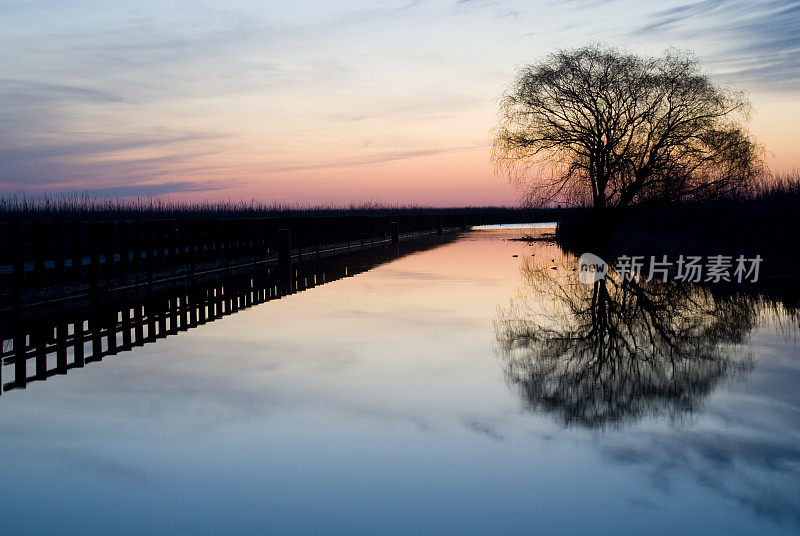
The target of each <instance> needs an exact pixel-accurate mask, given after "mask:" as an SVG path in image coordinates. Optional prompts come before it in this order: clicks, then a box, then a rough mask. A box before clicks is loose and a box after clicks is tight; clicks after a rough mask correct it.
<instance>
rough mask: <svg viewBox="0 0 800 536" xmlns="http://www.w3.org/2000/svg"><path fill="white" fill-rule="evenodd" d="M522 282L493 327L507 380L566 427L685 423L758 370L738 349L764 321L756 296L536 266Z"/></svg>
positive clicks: (525, 272) (528, 267) (527, 269)
mask: <svg viewBox="0 0 800 536" xmlns="http://www.w3.org/2000/svg"><path fill="white" fill-rule="evenodd" d="M564 273H566V276H564V275H563V274H564ZM523 282H524V285H523V291H522V292H521V293H520V294H519V295H518V296H516V297H515V298H513V299H512V300H511V302H510V304H509V305H508V306H507V307H503V308H500V309H499V312H498V316H497V318H496V321H495V330H496V335H497V340H498V345H499V348H500V353H501V357H502V361H503V364H504V372H505V375H506V379H507V381H508V382H509V383H510V384H512V385H514V386H517V387H518V388H519V389H520V391H521V393H522V394H523V396H524V398H525V400H526V402H527V404H529V406H530V408H531V409H534V410H537V411H545V412H548V413H551V414H554V415H556V416H557V417H558V418H559V419H560V420H561V421H563V422H564V424H566V425H568V426H583V427H590V428H602V427H605V426H609V425H611V426H619V425H622V424H624V423H628V422H632V421H635V420H638V419H641V418H643V417H646V416H655V415H662V414H668V415H669V416H671V417H672V418H680V417H681V416H682V415H684V414H686V413H687V412H692V411H694V410H696V409H697V408H698V407H699V406H700V405H701V404H702V402H703V400H704V399H705V397H706V396H707V395H708V394H709V393H710V392H711V391H712V390H713V389H714V388H715V387H716V386H717V385H718V384H719V383H720V382H721V381H722V380H723V379H725V378H727V377H730V376H731V375H737V374H742V373H744V372H746V371H747V370H748V369H749V367H750V358H749V356H744V355H741V354H740V352H739V351H738V346H739V344H740V343H741V342H743V340H744V338H745V337H746V336H747V334H748V333H749V332H750V331H751V330H752V329H753V328H754V327H755V325H756V322H757V320H758V311H757V303H756V302H755V301H754V300H750V299H746V298H743V297H741V296H736V297H731V296H728V297H720V296H716V295H714V294H712V293H711V292H710V291H709V290H708V289H704V288H699V287H693V286H688V285H686V286H681V285H677V284H665V283H661V282H646V281H638V282H637V281H628V282H623V283H619V282H617V281H616V280H615V279H613V278H612V277H609V278H606V279H605V280H601V281H598V282H596V283H594V284H593V285H584V284H582V283H580V282H579V281H578V278H577V276H576V275H575V273H574V272H572V271H566V272H565V270H563V269H562V270H552V269H543V268H537V267H535V266H533V265H532V264H530V263H528V264H527V265H526V266H525V267H524V268H523Z"/></svg>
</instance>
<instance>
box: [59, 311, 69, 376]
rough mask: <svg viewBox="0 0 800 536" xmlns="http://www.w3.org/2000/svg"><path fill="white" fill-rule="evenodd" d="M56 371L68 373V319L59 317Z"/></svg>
mask: <svg viewBox="0 0 800 536" xmlns="http://www.w3.org/2000/svg"><path fill="white" fill-rule="evenodd" d="M56 371H57V372H58V373H59V374H66V373H67V321H66V320H65V319H64V318H59V319H58V324H56Z"/></svg>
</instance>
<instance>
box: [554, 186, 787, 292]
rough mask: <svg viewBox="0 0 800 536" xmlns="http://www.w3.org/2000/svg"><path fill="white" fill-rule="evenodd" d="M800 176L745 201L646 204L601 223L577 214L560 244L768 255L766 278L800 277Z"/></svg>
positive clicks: (750, 192)
mask: <svg viewBox="0 0 800 536" xmlns="http://www.w3.org/2000/svg"><path fill="white" fill-rule="evenodd" d="M798 209H800V173H798V172H794V173H791V174H785V175H780V176H777V177H773V178H772V179H771V180H770V181H768V182H764V183H760V184H756V185H753V186H751V187H750V188H748V189H747V190H746V191H742V192H739V193H738V194H737V195H731V196H726V197H723V198H719V199H714V200H705V201H693V202H683V203H680V204H673V205H661V204H654V205H640V206H637V207H630V208H628V209H619V210H614V211H611V212H610V213H607V214H604V215H603V216H598V215H597V214H594V213H592V212H591V211H588V210H587V211H584V212H583V213H576V215H575V216H574V217H570V218H567V219H566V220H565V221H563V222H562V224H561V225H560V226H559V228H558V233H557V238H558V240H559V242H560V243H561V244H562V245H563V246H564V247H565V248H567V249H568V250H571V251H573V252H575V253H577V254H580V253H583V252H584V251H592V252H594V253H598V254H600V255H607V256H608V258H610V259H613V258H616V257H617V256H619V255H645V256H649V255H654V256H660V255H669V256H671V257H674V256H676V255H702V254H713V255H732V256H736V255H739V254H744V255H747V256H750V257H752V256H754V255H761V256H762V257H763V258H764V263H763V270H762V274H763V277H764V278H773V279H777V278H780V279H786V278H792V279H794V278H797V277H800V249H798V248H797V237H798V236H800V218H798V217H797V215H798V212H800V210H798Z"/></svg>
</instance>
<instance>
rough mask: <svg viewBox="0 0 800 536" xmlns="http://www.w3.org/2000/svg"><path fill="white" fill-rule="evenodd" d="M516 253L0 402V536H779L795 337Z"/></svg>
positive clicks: (799, 397)
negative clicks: (588, 280) (587, 282)
mask: <svg viewBox="0 0 800 536" xmlns="http://www.w3.org/2000/svg"><path fill="white" fill-rule="evenodd" d="M519 233H520V231H486V232H473V233H469V234H467V235H465V236H464V237H462V238H460V239H459V240H457V241H455V242H452V243H449V244H445V245H442V246H441V247H439V248H436V249H433V250H429V251H425V252H422V253H418V254H415V255H412V256H408V257H404V258H401V259H398V260H395V261H393V262H389V263H387V264H383V265H380V266H378V267H376V268H374V269H372V270H370V271H368V272H365V273H361V274H359V275H357V276H355V277H352V278H346V279H341V280H338V281H335V282H332V283H328V284H326V285H323V286H320V287H318V288H314V289H311V290H309V291H307V292H303V293H300V294H296V295H292V296H288V297H286V298H283V299H281V300H277V301H273V302H268V303H264V304H262V305H258V306H256V307H253V308H251V309H248V310H244V311H240V312H239V313H237V314H233V315H231V316H227V317H224V318H222V319H219V320H217V321H215V322H213V323H210V324H208V325H205V326H202V327H199V328H197V329H193V330H190V331H187V332H185V333H180V334H178V335H176V336H173V337H169V338H166V339H163V340H160V341H158V342H156V343H154V344H149V345H145V346H143V347H141V348H138V349H134V350H133V351H131V352H125V353H122V354H119V355H117V356H113V357H108V358H106V359H104V360H103V361H102V362H101V363H94V364H91V366H87V367H86V368H85V369H80V370H78V371H75V372H70V373H69V374H68V375H66V376H57V377H54V378H51V379H49V380H48V381H47V382H40V383H32V384H30V385H29V386H28V387H27V388H26V389H24V390H13V391H10V392H7V393H4V394H3V395H2V397H1V398H0V431H1V433H2V439H0V460H2V461H1V462H0V463H1V464H2V465H1V467H2V470H0V471H1V472H0V475H2V479H0V502H1V503H2V507H1V508H2V516H1V517H0V532H2V533H3V534H60V535H68V534H82V535H83V534H162V533H163V534H222V533H228V534H356V533H363V534H443V533H449V534H521V533H530V534H706V535H707V534H784V533H785V534H796V533H798V532H800V390H798V385H800V347H799V346H798V341H797V339H796V335H797V317H796V316H794V317H793V316H792V315H791V311H787V310H786V309H785V308H784V307H783V306H782V304H781V303H780V300H777V301H776V300H767V299H763V298H761V297H759V296H757V295H754V296H741V295H722V296H720V295H715V294H712V293H709V292H707V291H705V290H704V289H681V290H680V291H675V292H673V291H665V290H664V289H662V288H659V287H657V286H655V287H641V288H633V289H631V288H618V287H616V286H615V285H613V284H608V285H604V286H602V287H597V286H594V287H593V286H579V284H575V282H576V280H577V278H576V276H575V273H574V272H572V271H571V267H572V266H574V258H572V257H569V256H564V255H562V254H561V252H560V250H559V249H558V248H557V246H554V245H548V244H547V243H543V242H540V243H537V244H536V245H534V246H530V245H527V244H525V243H522V242H512V241H508V240H507V238H509V237H511V236H514V235H515V234H519ZM531 254H535V256H534V257H532V256H531ZM512 255H518V257H513V256H512ZM552 267H557V268H558V269H556V270H552V269H551V268H552Z"/></svg>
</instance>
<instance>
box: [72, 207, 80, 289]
mask: <svg viewBox="0 0 800 536" xmlns="http://www.w3.org/2000/svg"><path fill="white" fill-rule="evenodd" d="M70 250H71V251H70V253H71V255H72V281H73V282H74V283H76V284H78V283H80V282H81V274H82V273H83V222H79V221H74V222H72V244H71V245H70Z"/></svg>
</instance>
